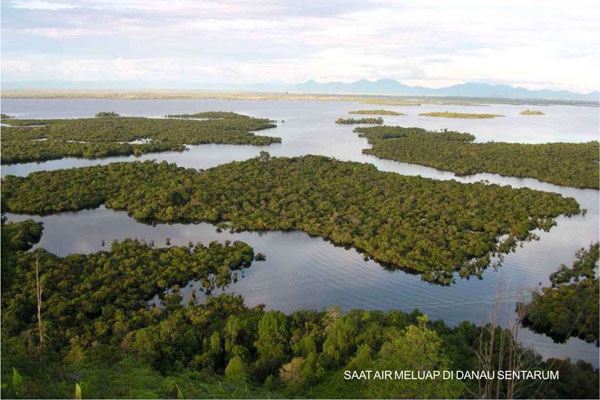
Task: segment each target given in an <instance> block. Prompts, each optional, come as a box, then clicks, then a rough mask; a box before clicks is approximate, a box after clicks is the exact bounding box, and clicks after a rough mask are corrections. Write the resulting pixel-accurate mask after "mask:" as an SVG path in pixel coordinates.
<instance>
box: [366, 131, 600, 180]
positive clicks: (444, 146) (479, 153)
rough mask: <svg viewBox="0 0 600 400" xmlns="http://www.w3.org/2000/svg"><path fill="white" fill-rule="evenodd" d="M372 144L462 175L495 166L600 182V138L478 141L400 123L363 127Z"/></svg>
mask: <svg viewBox="0 0 600 400" xmlns="http://www.w3.org/2000/svg"><path fill="white" fill-rule="evenodd" d="M354 131H355V132H357V133H359V135H360V136H361V137H365V138H367V140H368V142H369V144H370V145H371V148H369V149H364V150H363V153H365V154H372V155H374V156H377V157H379V158H384V159H389V160H395V161H401V162H406V163H413V164H421V165H426V166H428V167H433V168H437V169H441V170H446V171H452V172H454V173H455V174H457V175H459V176H464V175H473V174H477V173H483V172H489V173H496V174H500V175H503V176H515V177H519V178H535V179H538V180H540V181H543V182H549V183H553V184H556V185H564V186H572V187H578V188H592V189H598V188H599V180H600V177H599V173H598V172H599V170H598V160H599V155H598V154H599V143H598V142H597V141H593V142H587V143H543V144H523V143H504V142H489V143H474V142H473V141H474V140H475V136H473V135H471V134H468V133H461V132H456V131H448V130H443V131H428V130H425V129H422V128H405V127H400V126H381V127H359V128H356V129H355V130H354Z"/></svg>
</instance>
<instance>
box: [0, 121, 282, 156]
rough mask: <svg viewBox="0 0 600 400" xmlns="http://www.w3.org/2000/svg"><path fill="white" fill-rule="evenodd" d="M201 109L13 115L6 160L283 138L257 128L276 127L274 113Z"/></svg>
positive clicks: (4, 143)
mask: <svg viewBox="0 0 600 400" xmlns="http://www.w3.org/2000/svg"><path fill="white" fill-rule="evenodd" d="M196 115H200V116H199V117H197V118H203V120H200V121H197V120H186V119H181V118H177V119H175V118H142V117H120V116H118V114H116V113H113V112H101V113H98V114H97V116H96V118H79V119H10V124H9V125H10V126H8V127H3V128H2V164H13V163H23V162H31V161H45V160H53V159H60V158H63V157H81V158H100V157H109V156H117V155H120V156H122V155H131V154H134V155H141V154H145V153H151V152H160V151H167V150H171V151H183V150H184V149H185V145H196V144H207V143H217V144H249V145H254V146H265V145H269V144H272V143H280V142H281V138H278V137H270V136H258V135H255V134H254V133H252V132H253V131H258V130H262V129H268V128H273V127H275V125H274V124H273V123H272V122H271V121H270V120H268V119H263V118H253V117H248V116H246V115H241V114H236V113H223V112H206V113H198V114H196ZM140 141H141V142H140Z"/></svg>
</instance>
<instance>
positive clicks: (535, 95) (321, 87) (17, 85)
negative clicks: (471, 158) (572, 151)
mask: <svg viewBox="0 0 600 400" xmlns="http://www.w3.org/2000/svg"><path fill="white" fill-rule="evenodd" d="M2 89H4V90H19V89H24V90H35V89H40V90H86V89H91V90H160V89H177V90H214V91H217V90H238V91H256V92H302V93H318V94H324V93H327V94H375V95H376V94H382V95H406V96H443V97H485V98H508V99H531V100H542V99H543V100H577V101H594V102H598V101H599V100H600V92H598V91H594V92H590V93H575V92H570V91H566V90H547V89H542V90H529V89H525V88H522V87H513V86H508V85H491V84H489V83H461V84H458V85H452V86H448V87H443V88H427V87H423V86H409V85H404V84H402V83H400V82H398V81H396V80H393V79H379V80H375V81H370V80H366V79H361V80H359V81H356V82H349V83H345V82H323V83H321V82H317V81H315V80H309V81H306V82H304V83H300V84H295V85H294V84H287V83H279V82H274V83H256V84H248V85H236V84H220V83H211V84H202V83H192V82H190V83H182V82H144V81H22V82H2Z"/></svg>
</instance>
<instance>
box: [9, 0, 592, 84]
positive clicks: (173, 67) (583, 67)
mask: <svg viewBox="0 0 600 400" xmlns="http://www.w3.org/2000/svg"><path fill="white" fill-rule="evenodd" d="M1 3H2V61H1V70H2V81H3V82H10V81H30V80H42V81H115V82H118V81H127V82H132V81H135V82H149V83H150V82H151V83H152V84H153V86H160V85H161V82H164V85H165V86H168V85H169V84H173V83H177V82H179V83H185V82H193V83H196V84H215V83H227V84H239V85H243V84H252V83H269V82H286V83H299V82H303V81H306V80H308V79H316V80H318V81H354V80H358V79H380V78H391V79H397V80H399V81H401V82H403V83H406V84H411V85H423V86H428V87H439V86H447V85H451V84H455V83H462V82H489V83H496V84H498V83H504V84H510V85H519V86H524V87H527V88H530V89H539V88H549V89H568V90H574V91H583V92H586V91H592V90H597V89H599V88H600V74H599V73H598V71H599V70H600V23H599V22H598V21H600V6H599V5H598V3H599V2H598V1H597V0H594V1H587V0H582V1H576V2H565V1H564V0H563V1H544V0H538V1H529V0H520V1H512V0H504V1H495V2H487V1H462V0H453V1H442V0H435V1H434V0H424V1H381V0H374V1H369V0H361V1H353V0H347V1H339V0H318V1H300V0H297V1H267V0H252V1H243V0H241V1H230V0H219V1H201V0H189V1H188V0H161V1H158V0H90V1H84V0H79V1H75V0H60V1H51V0H2V2H1Z"/></svg>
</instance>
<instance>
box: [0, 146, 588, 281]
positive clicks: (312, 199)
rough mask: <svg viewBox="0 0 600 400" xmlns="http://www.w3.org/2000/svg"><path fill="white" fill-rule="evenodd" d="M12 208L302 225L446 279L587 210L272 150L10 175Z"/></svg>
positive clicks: (7, 187)
mask: <svg viewBox="0 0 600 400" xmlns="http://www.w3.org/2000/svg"><path fill="white" fill-rule="evenodd" d="M2 191H3V193H2V195H3V201H4V206H5V208H6V210H7V211H10V212H16V213H26V214H51V213H57V212H62V211H75V210H82V209H86V208H95V207H98V206H100V205H101V204H104V205H106V207H108V208H112V209H117V210H127V211H128V212H129V213H130V214H131V215H132V216H133V217H134V218H136V219H137V220H141V221H148V222H163V223H171V222H178V221H180V222H201V221H208V222H211V223H221V222H223V223H227V224H228V225H229V226H230V227H231V228H232V229H234V230H240V231H244V230H259V231H261V230H263V231H267V230H268V231H273V230H283V231H290V230H300V231H304V232H307V233H309V234H310V235H317V236H321V237H323V238H325V239H328V240H330V241H331V242H333V243H334V244H336V245H340V246H348V247H354V248H356V249H358V250H359V251H361V252H363V253H364V254H365V256H366V257H370V258H372V259H374V260H376V261H378V262H379V263H381V264H383V265H386V266H387V267H388V268H402V269H405V270H408V271H410V272H412V273H417V274H420V275H421V278H422V279H424V280H427V281H430V282H435V283H439V284H451V283H452V282H454V280H455V279H456V276H455V274H456V273H458V275H460V276H463V277H469V276H472V275H476V276H481V275H482V273H483V271H484V270H485V268H487V267H488V265H490V260H491V257H492V256H493V255H501V254H503V253H506V252H509V251H511V250H512V249H514V248H515V247H516V246H517V245H518V244H519V243H520V242H522V241H525V240H530V239H532V238H534V237H535V235H534V231H535V230H536V229H543V230H549V229H550V228H551V227H552V226H553V225H554V224H555V220H554V218H555V217H558V216H559V215H567V216H570V215H575V214H579V213H580V212H581V209H580V208H579V205H578V203H577V202H576V201H575V200H574V199H572V198H565V197H562V196H560V195H558V194H554V193H546V192H541V191H535V190H531V189H513V188H511V187H509V186H499V185H486V184H483V183H474V184H461V183H458V182H456V181H437V180H433V179H425V178H421V177H412V176H402V175H398V174H395V173H388V172H381V171H379V170H377V169H376V168H375V167H374V166H373V165H370V164H361V163H357V162H342V161H338V160H335V159H331V158H327V157H322V156H310V155H309V156H304V157H294V158H285V157H270V156H269V155H268V153H266V152H264V153H263V154H261V155H260V156H259V157H257V158H253V159H250V160H247V161H243V162H232V163H229V164H224V165H221V166H218V167H215V168H210V169H207V170H205V171H198V170H196V169H185V168H180V167H177V166H176V165H175V164H168V163H166V162H163V163H154V162H150V161H147V162H130V163H112V164H109V165H106V166H93V167H86V168H77V169H66V170H55V171H47V172H37V173H32V174H30V175H28V176H27V177H15V176H7V177H6V178H5V179H4V181H3V184H2Z"/></svg>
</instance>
